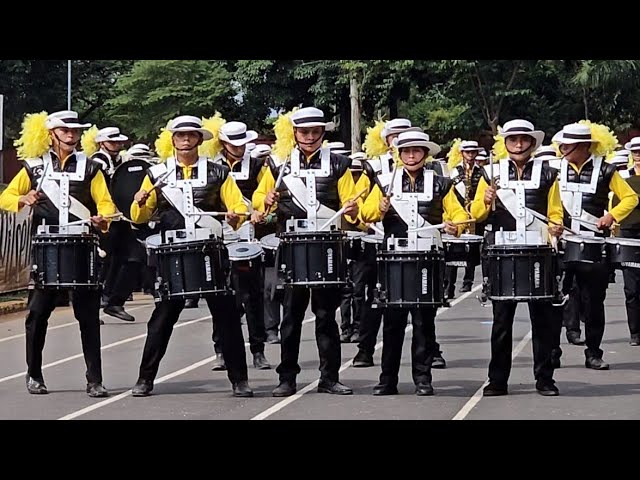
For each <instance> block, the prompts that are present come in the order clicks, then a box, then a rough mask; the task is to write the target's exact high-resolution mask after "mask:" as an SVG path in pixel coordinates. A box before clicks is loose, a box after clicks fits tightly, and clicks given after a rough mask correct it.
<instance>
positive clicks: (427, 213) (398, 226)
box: [378, 167, 453, 238]
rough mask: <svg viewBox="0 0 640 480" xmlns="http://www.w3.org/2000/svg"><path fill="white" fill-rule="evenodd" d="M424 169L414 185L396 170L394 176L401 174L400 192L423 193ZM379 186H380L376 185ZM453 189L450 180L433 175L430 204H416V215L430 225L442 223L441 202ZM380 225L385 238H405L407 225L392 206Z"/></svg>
mask: <svg viewBox="0 0 640 480" xmlns="http://www.w3.org/2000/svg"><path fill="white" fill-rule="evenodd" d="M425 170H428V169H427V168H426V167H425V168H424V169H423V170H420V171H419V172H418V176H417V177H416V180H415V183H414V184H412V183H411V179H410V177H409V175H408V174H407V173H406V172H405V171H404V170H400V169H398V172H397V173H396V175H401V174H402V191H403V192H424V171H425ZM378 186H380V184H378ZM452 187H453V182H452V181H451V179H450V178H447V177H442V176H440V175H433V198H432V199H431V201H430V202H420V201H419V202H418V214H419V215H420V216H421V217H422V218H424V219H425V220H426V221H427V222H429V223H430V224H432V225H435V224H438V223H442V215H443V213H444V209H443V207H442V200H443V199H444V197H445V196H446V195H447V193H449V190H451V188H452ZM382 225H383V226H384V232H385V236H389V235H395V236H396V237H401V238H406V236H407V228H408V226H407V224H406V222H405V221H404V220H402V218H400V215H398V213H397V212H396V210H395V209H394V208H393V204H392V205H391V207H390V208H389V211H388V212H387V213H386V214H385V216H384V218H383V220H382Z"/></svg>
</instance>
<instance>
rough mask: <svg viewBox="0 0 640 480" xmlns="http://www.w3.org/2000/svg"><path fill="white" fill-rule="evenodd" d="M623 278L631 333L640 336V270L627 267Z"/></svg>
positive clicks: (623, 271)
mask: <svg viewBox="0 0 640 480" xmlns="http://www.w3.org/2000/svg"><path fill="white" fill-rule="evenodd" d="M622 276H623V277H624V297H625V305H626V307H627V322H628V323H629V333H630V334H631V335H640V269H638V268H628V267H625V268H623V269H622Z"/></svg>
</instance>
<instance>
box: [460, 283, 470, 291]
mask: <svg viewBox="0 0 640 480" xmlns="http://www.w3.org/2000/svg"><path fill="white" fill-rule="evenodd" d="M470 291H471V285H463V286H462V288H461V289H460V293H465V292H470Z"/></svg>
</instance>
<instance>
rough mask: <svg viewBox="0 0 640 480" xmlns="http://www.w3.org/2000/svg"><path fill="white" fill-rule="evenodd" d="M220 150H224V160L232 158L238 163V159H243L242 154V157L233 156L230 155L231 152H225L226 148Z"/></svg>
mask: <svg viewBox="0 0 640 480" xmlns="http://www.w3.org/2000/svg"><path fill="white" fill-rule="evenodd" d="M222 149H223V150H224V156H225V158H229V157H231V158H233V159H234V160H236V161H239V160H240V159H242V158H244V153H243V154H242V155H235V154H233V153H231V150H227V147H224V146H223V147H222Z"/></svg>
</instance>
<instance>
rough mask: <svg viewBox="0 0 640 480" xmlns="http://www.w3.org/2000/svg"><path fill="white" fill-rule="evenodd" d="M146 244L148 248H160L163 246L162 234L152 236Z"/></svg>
mask: <svg viewBox="0 0 640 480" xmlns="http://www.w3.org/2000/svg"><path fill="white" fill-rule="evenodd" d="M144 243H145V245H146V246H147V248H158V246H159V245H161V244H162V234H160V233H157V234H155V235H151V236H150V237H147V239H146V240H145V242H144Z"/></svg>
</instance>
